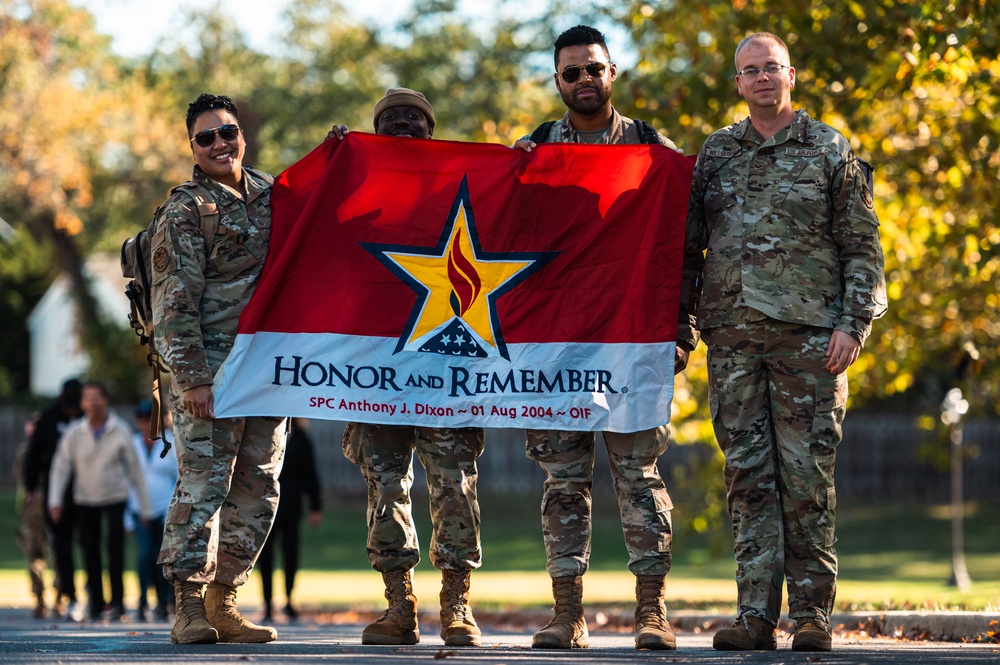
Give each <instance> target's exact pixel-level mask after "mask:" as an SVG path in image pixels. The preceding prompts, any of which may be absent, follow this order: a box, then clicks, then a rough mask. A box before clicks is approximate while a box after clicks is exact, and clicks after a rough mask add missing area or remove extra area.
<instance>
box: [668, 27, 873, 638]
mask: <svg viewBox="0 0 1000 665" xmlns="http://www.w3.org/2000/svg"><path fill="white" fill-rule="evenodd" d="M788 63H789V55H788V49H787V47H786V46H785V44H784V42H782V41H781V40H780V39H779V38H778V37H776V36H774V35H772V34H769V33H758V34H754V35H750V36H749V37H747V38H746V39H744V40H743V41H742V42H740V44H739V46H738V47H737V49H736V69H737V72H738V73H737V75H736V85H737V89H738V91H739V93H740V94H741V95H742V96H743V97H744V98H745V99H746V101H747V105H748V106H749V110H750V117H749V118H748V119H746V120H743V121H742V122H739V123H737V124H735V125H732V126H731V127H727V128H725V129H722V130H719V131H717V132H715V133H714V134H712V135H711V136H710V137H709V138H708V140H707V141H706V142H705V145H704V146H703V147H702V149H701V154H700V155H699V156H698V164H697V167H696V169H695V173H694V183H693V186H692V189H691V200H690V205H689V212H688V222H687V223H688V229H687V243H686V249H685V258H684V268H685V273H686V275H685V282H686V286H687V288H685V289H682V300H685V298H684V294H689V297H688V298H686V303H682V305H685V306H686V307H687V310H688V312H689V313H690V314H691V315H692V316H694V314H695V313H696V314H697V318H696V320H694V319H693V320H694V323H695V325H696V326H697V327H699V328H700V329H701V333H702V335H703V336H704V339H705V341H706V343H707V345H708V366H709V367H708V369H709V400H710V406H711V412H712V421H713V424H714V427H715V433H716V437H717V438H718V440H719V445H720V447H721V448H722V451H723V452H724V453H725V456H726V471H725V477H726V487H727V492H728V498H729V514H730V516H731V518H732V522H733V534H734V540H735V554H736V562H737V570H736V582H737V587H738V591H739V609H738V612H739V616H738V619H737V621H736V624H735V626H734V627H733V628H727V629H724V630H721V631H719V633H718V634H716V636H715V639H714V645H715V648H716V649H724V650H733V649H774V648H775V646H776V644H775V639H774V634H773V633H774V628H775V625H776V624H777V622H778V618H779V614H780V610H781V599H782V584H783V579H787V582H788V605H789V616H790V618H791V619H792V620H794V621H795V622H796V627H795V637H794V640H793V642H792V648H793V649H796V650H801V651H811V650H829V649H830V645H831V639H830V625H829V619H830V612H831V610H832V608H833V601H834V594H835V591H836V575H837V555H836V552H835V550H834V546H833V544H834V517H835V509H836V503H837V501H836V493H835V491H834V481H833V470H834V461H835V458H836V451H837V444H838V443H839V442H840V439H841V424H842V422H843V418H844V411H845V404H846V401H847V375H846V374H845V373H844V372H845V370H846V369H847V368H848V367H849V366H850V365H851V364H852V363H853V362H854V361H855V360H856V359H857V357H858V353H859V350H860V348H861V345H862V344H863V343H864V341H865V339H866V338H867V337H868V334H869V332H870V331H871V326H872V320H873V319H875V318H877V317H879V316H881V315H882V314H883V313H884V312H885V309H886V295H885V282H884V277H883V274H882V269H883V258H882V249H881V245H880V244H879V235H878V219H877V217H876V215H875V211H874V209H873V201H872V183H871V167H869V166H868V165H867V164H865V163H864V162H863V161H861V160H860V159H858V158H857V157H856V156H855V154H854V152H853V151H852V150H851V147H850V144H849V143H848V142H847V140H846V139H845V138H844V137H843V136H842V135H841V134H840V133H839V132H838V131H836V130H835V129H833V128H832V127H829V126H828V125H825V124H823V123H821V122H818V121H816V120H813V119H812V118H810V117H809V116H808V115H807V114H806V113H805V112H804V111H801V110H800V111H794V110H793V109H792V103H791V89H792V88H793V87H794V86H795V69H794V68H792V67H790V66H789V64H788ZM706 250H707V255H706V254H705V251H706ZM699 292H700V305H699V304H698V298H699ZM696 306H697V307H696Z"/></svg>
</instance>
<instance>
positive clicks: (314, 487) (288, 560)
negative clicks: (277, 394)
mask: <svg viewBox="0 0 1000 665" xmlns="http://www.w3.org/2000/svg"><path fill="white" fill-rule="evenodd" d="M307 422H308V421H306V420H305V419H303V418H295V419H294V420H292V433H291V434H290V435H289V437H288V443H287V444H286V445H287V447H286V449H285V464H284V466H283V467H282V468H281V475H280V476H279V477H278V481H279V483H280V485H281V501H279V502H278V513H277V514H276V515H275V518H274V526H273V527H271V533H270V534H269V535H268V537H267V540H266V541H264V548H263V549H262V550H261V551H260V558H259V559H257V569H258V570H259V571H260V578H261V582H262V583H263V588H264V619H265V620H266V621H270V620H272V619H273V618H274V617H273V612H272V599H273V589H274V581H273V576H274V559H275V557H274V549H275V547H276V543H277V542H278V541H279V540H280V541H281V565H282V570H284V571H285V609H284V612H285V616H287V617H288V619H289V620H290V621H294V620H296V619H298V618H299V613H298V610H296V609H295V606H294V605H292V590H293V589H294V588H295V574H296V573H297V572H298V570H299V542H300V540H301V533H300V529H299V526H300V523H301V522H302V513H303V511H302V507H303V500H305V501H306V502H307V503H308V505H309V526H311V527H312V528H314V529H315V528H317V527H318V526H319V525H320V523H321V522H322V521H323V493H322V490H321V488H320V483H319V470H318V469H317V468H316V456H315V455H314V454H313V445H312V441H311V440H310V439H309V435H308V433H307V429H308V424H307Z"/></svg>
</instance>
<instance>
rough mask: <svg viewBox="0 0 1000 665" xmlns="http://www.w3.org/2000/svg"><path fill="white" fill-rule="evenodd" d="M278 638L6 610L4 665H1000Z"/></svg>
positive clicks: (924, 648)
mask: <svg viewBox="0 0 1000 665" xmlns="http://www.w3.org/2000/svg"><path fill="white" fill-rule="evenodd" d="M278 630H279V639H278V641H277V642H274V643H271V644H260V645H235V644H216V645H189V646H179V645H173V644H170V638H169V634H170V626H169V625H168V624H165V623H153V624H135V623H115V624H108V623H93V624H81V625H77V624H68V623H62V622H58V623H56V622H51V621H33V620H31V619H27V618H24V611H23V610H21V611H14V610H0V663H57V662H58V663H63V664H67V665H68V664H71V663H72V664H77V663H143V664H144V665H156V664H159V663H171V664H173V665H187V664H189V663H199V664H201V663H245V662H254V663H268V664H279V663H296V664H297V665H302V663H310V662H315V661H319V660H323V661H333V662H336V663H337V664H338V665H362V664H364V665H368V664H369V663H371V662H372V661H373V660H375V659H378V660H379V661H381V662H384V663H385V665H396V664H399V663H412V662H418V661H426V662H428V663H430V662H433V661H435V660H447V661H448V662H449V663H453V664H454V665H461V664H466V663H468V664H470V665H472V664H475V665H517V664H519V663H524V664H530V665H549V664H552V665H556V664H558V665H566V664H567V663H570V662H571V663H574V664H577V663H578V664H580V665H589V664H591V663H647V662H648V663H701V664H730V663H740V664H743V663H768V664H772V665H773V664H775V663H803V664H806V663H822V664H823V665H834V664H844V665H847V664H848V663H850V664H854V663H870V664H873V665H874V664H882V663H907V664H909V663H919V664H920V665H938V664H953V663H954V664H958V663H963V664H964V663H984V664H985V663H991V664H996V663H998V662H1000V645H986V644H960V643H953V642H948V643H945V642H906V641H897V640H893V639H885V638H882V639H860V638H856V637H852V638H837V639H835V641H834V650H833V651H832V652H831V653H826V654H808V653H796V652H793V651H792V650H791V648H790V642H785V641H782V642H779V650H778V651H777V652H773V651H772V652H742V653H732V652H730V653H725V652H719V651H714V650H713V649H712V646H711V634H710V633H704V634H695V633H692V632H682V633H680V634H679V637H678V649H677V651H675V652H669V651H636V650H634V649H633V648H632V637H631V635H627V634H614V633H606V634H600V633H598V634H594V635H591V648H590V649H585V650H577V651H574V652H572V653H570V652H566V651H543V650H536V649H531V648H530V645H531V634H530V632H529V631H528V630H525V631H523V632H520V631H494V630H488V631H487V632H486V634H485V635H484V639H483V642H484V645H483V646H482V647H480V648H465V649H445V648H444V646H443V644H442V642H441V640H440V639H438V637H437V635H435V634H433V633H432V632H431V631H432V627H431V626H427V632H425V634H424V636H423V642H421V644H419V645H416V646H413V647H370V646H362V645H361V641H360V635H361V626H360V625H345V624H323V625H318V624H315V623H311V622H302V623H300V624H297V625H279V626H278Z"/></svg>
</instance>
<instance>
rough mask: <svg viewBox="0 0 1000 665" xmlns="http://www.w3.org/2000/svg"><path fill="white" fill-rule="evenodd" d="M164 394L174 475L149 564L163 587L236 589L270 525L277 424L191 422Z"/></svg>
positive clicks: (279, 434) (279, 437) (279, 441)
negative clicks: (159, 569)
mask: <svg viewBox="0 0 1000 665" xmlns="http://www.w3.org/2000/svg"><path fill="white" fill-rule="evenodd" d="M170 397H171V411H172V412H173V416H174V437H175V441H174V445H175V446H176V448H177V467H178V478H177V486H176V487H175V488H174V496H173V498H172V499H171V501H170V508H169V509H168V510H167V517H166V520H165V522H166V523H165V525H164V531H163V547H162V548H161V549H160V556H159V559H158V560H157V563H159V564H161V565H162V566H163V576H164V577H165V578H166V579H167V581H168V582H173V581H174V580H175V579H179V580H182V581H192V582H201V583H208V582H221V583H223V584H227V585H230V586H240V585H242V584H244V583H245V582H246V581H247V577H248V576H249V575H250V571H251V570H253V566H254V563H255V562H256V561H257V557H258V555H259V554H260V549H261V547H263V545H264V540H265V539H266V538H267V534H268V532H270V530H271V524H272V523H273V522H274V513H275V510H276V509H277V507H278V474H279V473H280V472H281V464H282V461H283V460H284V454H285V433H286V426H285V419H284V418H269V417H252V418H217V419H215V420H206V419H202V418H195V417H193V416H191V415H190V414H188V413H187V411H186V410H185V409H184V406H183V404H181V401H180V395H179V394H175V393H174V389H173V387H172V390H171V396H170Z"/></svg>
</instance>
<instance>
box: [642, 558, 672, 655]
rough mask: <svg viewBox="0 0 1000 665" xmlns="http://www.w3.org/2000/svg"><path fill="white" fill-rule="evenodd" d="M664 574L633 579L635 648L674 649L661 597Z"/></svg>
mask: <svg viewBox="0 0 1000 665" xmlns="http://www.w3.org/2000/svg"><path fill="white" fill-rule="evenodd" d="M666 585H667V578H666V576H665V575H637V576H636V578H635V648H636V649H676V648H677V637H676V636H675V635H674V631H672V630H671V629H670V624H669V623H668V622H667V605H666V603H665V602H664V600H663V595H664V592H665V589H666Z"/></svg>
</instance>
